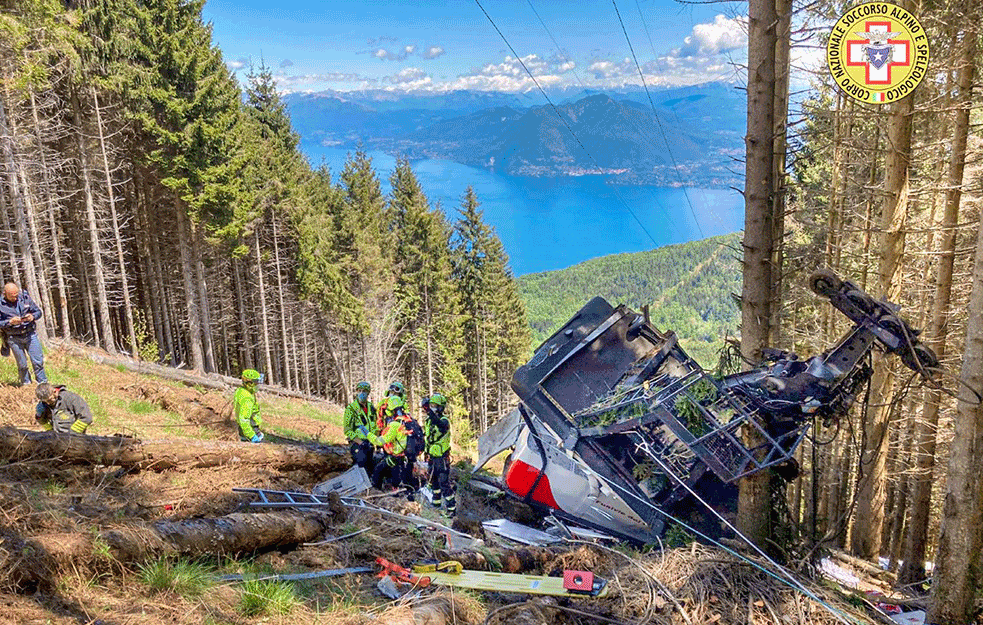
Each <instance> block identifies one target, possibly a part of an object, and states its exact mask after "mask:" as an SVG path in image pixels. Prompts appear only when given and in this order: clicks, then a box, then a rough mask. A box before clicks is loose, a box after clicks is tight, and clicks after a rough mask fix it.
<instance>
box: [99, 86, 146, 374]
mask: <svg viewBox="0 0 983 625" xmlns="http://www.w3.org/2000/svg"><path fill="white" fill-rule="evenodd" d="M92 105H93V107H94V108H95V110H96V130H97V131H98V132H99V148H100V151H101V152H102V168H103V171H104V172H105V173H106V197H107V198H108V199H109V216H110V219H111V220H112V224H113V236H114V238H115V241H116V261H117V262H118V263H119V275H120V282H121V283H122V290H123V311H124V312H125V313H126V331H127V335H128V336H129V339H130V354H131V355H132V356H133V357H134V358H139V357H140V349H139V348H138V347H137V334H136V326H135V325H134V323H133V306H132V304H131V303H130V281H129V278H128V277H127V271H126V255H125V254H124V253H123V234H122V233H121V232H120V224H119V217H118V215H117V211H116V192H115V190H114V189H113V178H112V172H111V171H110V169H109V155H108V153H107V152H106V136H105V132H104V131H103V126H102V111H101V110H100V109H99V96H98V94H96V88H95V86H93V87H92Z"/></svg>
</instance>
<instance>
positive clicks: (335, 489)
mask: <svg viewBox="0 0 983 625" xmlns="http://www.w3.org/2000/svg"><path fill="white" fill-rule="evenodd" d="M370 488H372V480H371V479H370V478H369V474H368V473H366V471H365V469H363V468H362V467H360V466H358V465H355V466H354V467H352V468H350V469H348V470H347V471H345V472H344V473H342V474H341V475H338V476H336V477H333V478H331V479H330V480H327V481H325V482H321V483H320V484H317V485H316V486H314V488H312V489H311V492H312V493H313V494H315V495H327V494H328V493H338V495H339V496H341V497H353V496H355V495H359V494H361V493H364V492H365V491H367V490H369V489H370Z"/></svg>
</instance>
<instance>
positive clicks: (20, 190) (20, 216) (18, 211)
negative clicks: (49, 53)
mask: <svg viewBox="0 0 983 625" xmlns="http://www.w3.org/2000/svg"><path fill="white" fill-rule="evenodd" d="M6 111H7V109H6V102H0V137H2V138H3V146H2V149H3V158H4V160H5V161H6V162H7V167H6V169H7V183H8V184H9V185H10V197H11V199H12V200H13V204H14V206H13V209H14V210H13V212H14V223H15V225H16V228H17V239H18V241H19V243H20V252H21V253H20V259H21V262H23V263H24V279H25V281H26V282H27V284H26V287H27V289H28V291H29V292H30V293H33V294H34V296H35V297H40V296H41V294H40V293H39V292H38V284H37V269H36V268H35V266H34V252H33V245H32V244H31V240H30V239H29V238H28V234H27V225H26V217H27V211H28V210H29V208H28V202H29V200H28V198H27V194H28V193H30V191H29V190H28V189H27V187H26V181H25V186H23V187H22V186H21V183H20V182H19V181H18V179H17V178H18V176H17V172H18V170H19V167H18V164H17V161H16V158H15V155H14V145H13V142H14V132H15V131H14V125H13V118H10V117H8V116H7V112H6ZM37 328H38V335H39V336H40V337H41V339H42V340H45V339H46V338H47V333H46V332H45V326H44V324H43V323H39V324H38V326H37Z"/></svg>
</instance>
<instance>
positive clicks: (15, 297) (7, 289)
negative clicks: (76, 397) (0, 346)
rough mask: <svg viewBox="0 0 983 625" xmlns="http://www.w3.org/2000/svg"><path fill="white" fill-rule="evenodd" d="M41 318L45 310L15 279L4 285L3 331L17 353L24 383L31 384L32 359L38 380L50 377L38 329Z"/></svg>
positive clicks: (0, 301) (0, 329) (0, 324)
mask: <svg viewBox="0 0 983 625" xmlns="http://www.w3.org/2000/svg"><path fill="white" fill-rule="evenodd" d="M40 318H41V309H40V308H38V305H37V304H35V303H34V301H33V300H31V298H30V296H28V294H27V292H26V291H21V290H20V288H19V287H18V286H17V285H16V284H14V283H13V282H8V283H7V284H5V285H4V286H3V297H0V332H3V336H4V338H5V339H6V340H7V344H8V345H9V346H10V350H11V351H12V352H14V360H16V361H17V371H18V376H19V379H18V382H19V383H20V384H21V385H24V384H30V383H31V373H30V371H28V369H27V359H28V358H30V359H31V364H32V365H33V366H34V379H35V381H36V382H37V383H38V384H41V383H42V382H47V381H48V376H47V375H46V374H45V373H44V354H43V353H42V352H41V340H40V339H39V338H38V335H37V333H36V332H35V330H36V329H37V327H36V326H37V320H38V319H40Z"/></svg>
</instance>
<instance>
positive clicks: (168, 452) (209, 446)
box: [0, 427, 352, 477]
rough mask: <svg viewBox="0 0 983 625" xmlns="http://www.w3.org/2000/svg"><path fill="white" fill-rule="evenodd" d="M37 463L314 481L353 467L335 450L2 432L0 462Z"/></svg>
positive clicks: (343, 450)
mask: <svg viewBox="0 0 983 625" xmlns="http://www.w3.org/2000/svg"><path fill="white" fill-rule="evenodd" d="M39 458H51V459H57V460H59V461H60V462H65V463H70V464H101V465H105V466H118V467H124V468H128V469H146V470H153V471H164V470H167V469H174V468H178V467H186V468H202V467H215V466H222V465H262V466H266V467H269V468H271V469H277V470H279V471H294V470H305V471H308V472H310V473H312V474H313V475H314V477H321V476H324V475H325V474H327V473H331V472H334V471H343V470H345V469H347V468H349V467H350V466H351V464H352V461H351V456H350V455H349V453H348V449H347V448H346V447H341V446H338V445H311V446H300V445H273V444H258V445H257V444H253V443H240V442H229V441H199V440H191V439H188V440H183V439H182V440H158V441H141V440H140V439H136V438H126V437H122V436H74V435H65V434H56V433H54V432H33V431H29V430H21V429H18V428H14V427H0V459H4V460H6V461H7V462H17V461H22V460H29V459H30V460H36V459H39Z"/></svg>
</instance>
